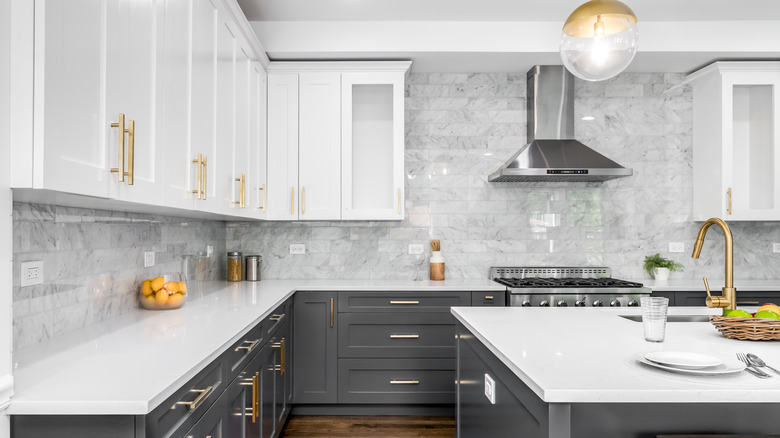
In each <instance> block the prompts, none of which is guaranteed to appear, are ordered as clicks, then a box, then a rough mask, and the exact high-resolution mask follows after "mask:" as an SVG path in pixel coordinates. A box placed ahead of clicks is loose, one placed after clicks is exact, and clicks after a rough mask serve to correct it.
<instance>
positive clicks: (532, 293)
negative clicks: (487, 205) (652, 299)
mask: <svg viewBox="0 0 780 438" xmlns="http://www.w3.org/2000/svg"><path fill="white" fill-rule="evenodd" d="M490 278H491V279H493V281H495V282H496V283H499V284H502V285H504V286H506V287H507V303H508V305H510V306H523V307H602V306H604V307H621V306H627V307H636V306H639V299H640V298H641V297H643V296H648V295H649V294H650V292H651V291H650V289H649V288H646V287H644V286H643V285H642V284H641V283H635V282H631V281H625V280H618V279H615V278H612V270H611V269H610V268H604V267H589V268H572V267H554V268H547V267H493V268H490Z"/></svg>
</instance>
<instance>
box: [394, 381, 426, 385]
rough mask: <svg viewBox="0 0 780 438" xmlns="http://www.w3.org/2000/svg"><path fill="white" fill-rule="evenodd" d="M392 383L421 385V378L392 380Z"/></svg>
mask: <svg viewBox="0 0 780 438" xmlns="http://www.w3.org/2000/svg"><path fill="white" fill-rule="evenodd" d="M390 384H391V385H419V384H420V381H419V380H391V381H390Z"/></svg>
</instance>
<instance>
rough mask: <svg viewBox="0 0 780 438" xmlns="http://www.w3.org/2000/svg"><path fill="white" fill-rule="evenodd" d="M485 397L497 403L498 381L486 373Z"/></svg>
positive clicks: (492, 402)
mask: <svg viewBox="0 0 780 438" xmlns="http://www.w3.org/2000/svg"><path fill="white" fill-rule="evenodd" d="M485 397H487V399H488V400H490V403H491V404H496V381H495V380H493V378H492V377H490V375H488V373H485Z"/></svg>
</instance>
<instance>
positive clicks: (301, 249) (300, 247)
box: [290, 243, 306, 254]
mask: <svg viewBox="0 0 780 438" xmlns="http://www.w3.org/2000/svg"><path fill="white" fill-rule="evenodd" d="M290 254H306V244H304V243H291V244H290Z"/></svg>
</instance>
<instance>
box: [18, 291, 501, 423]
mask: <svg viewBox="0 0 780 438" xmlns="http://www.w3.org/2000/svg"><path fill="white" fill-rule="evenodd" d="M189 286H190V290H189V293H188V302H187V303H186V304H185V305H184V307H182V308H181V309H176V310H165V311H147V310H141V309H138V310H135V311H132V312H130V313H127V314H124V315H122V316H119V317H117V318H114V319H111V320H107V321H104V322H101V323H98V324H94V325H91V326H88V327H85V328H83V329H81V330H78V331H75V332H73V333H69V334H65V335H63V336H60V337H57V338H54V339H52V340H50V341H46V342H42V343H40V344H36V345H33V346H30V347H26V348H23V349H20V350H18V351H15V352H14V362H15V363H14V395H13V398H12V400H11V405H10V406H9V408H8V414H11V415H25V414H32V415H36V414H37V415H42V414H51V415H70V414H75V415H85V414H93V415H101V414H117V415H145V414H147V413H149V412H151V410H152V409H154V408H155V407H156V406H158V405H159V404H160V403H161V402H162V401H163V400H165V399H166V398H167V397H169V396H170V395H171V394H173V392H174V391H175V390H176V389H178V388H179V387H180V386H181V385H183V384H184V383H185V382H187V381H188V380H189V379H190V378H192V377H193V376H194V375H195V374H197V373H198V372H199V371H200V370H202V369H203V368H204V367H205V366H206V365H208V364H209V363H210V362H211V361H213V360H214V359H216V358H217V357H219V355H220V354H222V352H224V351H225V350H226V349H227V348H228V347H229V346H230V345H232V344H233V343H234V342H235V341H237V340H239V338H240V337H241V336H243V335H244V334H245V333H246V332H247V331H248V330H249V329H251V328H252V327H254V326H255V325H256V324H257V323H259V322H260V321H261V320H262V319H263V318H265V317H267V316H268V315H270V313H271V312H272V311H273V310H274V309H275V308H276V307H277V306H279V305H280V304H282V303H283V302H284V301H285V300H286V299H287V298H289V297H291V296H292V295H293V293H294V292H295V291H299V290H301V291H426V292H437V291H438V292H446V291H503V290H505V288H504V287H503V286H500V285H498V284H497V283H494V282H492V281H490V280H487V279H485V280H447V281H427V280H426V281H419V282H414V281H401V280H263V281H260V282H239V283H226V282H218V283H212V284H197V283H194V282H191V283H190V285H189Z"/></svg>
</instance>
